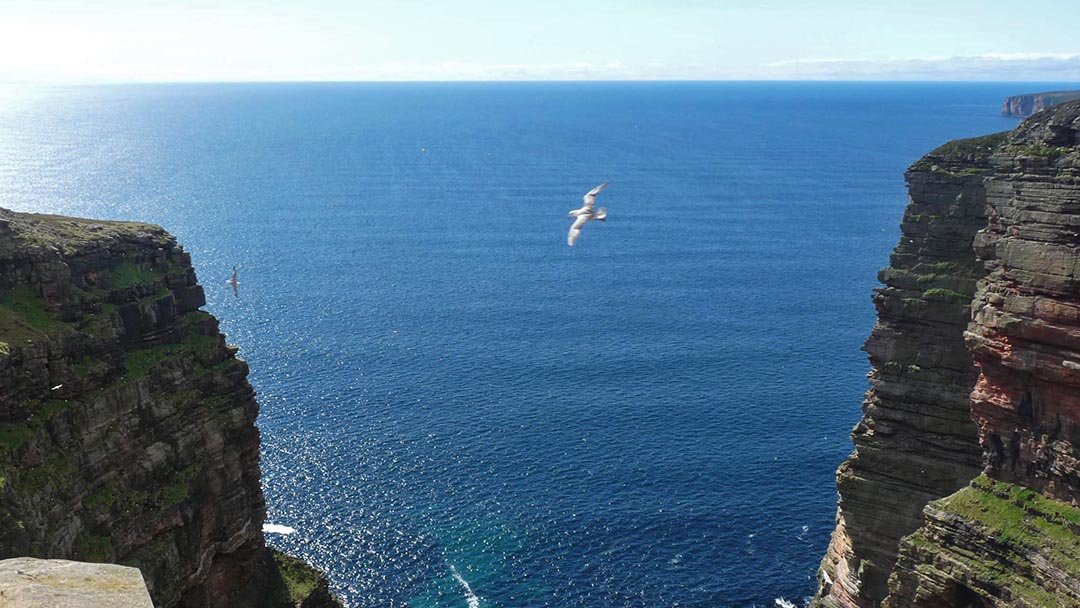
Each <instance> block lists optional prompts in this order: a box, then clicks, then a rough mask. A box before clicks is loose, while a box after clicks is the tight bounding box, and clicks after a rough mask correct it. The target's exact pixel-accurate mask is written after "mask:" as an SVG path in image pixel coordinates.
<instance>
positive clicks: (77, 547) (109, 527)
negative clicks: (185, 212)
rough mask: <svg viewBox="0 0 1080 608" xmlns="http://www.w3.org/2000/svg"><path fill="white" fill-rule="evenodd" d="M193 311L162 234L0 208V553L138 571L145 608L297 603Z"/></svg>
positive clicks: (248, 406) (220, 365)
mask: <svg viewBox="0 0 1080 608" xmlns="http://www.w3.org/2000/svg"><path fill="white" fill-rule="evenodd" d="M203 303H204V299H203V291H202V288H201V287H200V286H199V285H198V284H197V283H196V280H195V274H194V271H193V270H192V267H191V263H190V259H189V257H188V255H187V254H186V253H185V252H184V251H183V249H182V248H181V247H180V246H179V245H177V243H176V241H175V240H174V239H173V238H172V237H171V236H170V235H168V234H167V233H165V232H164V231H163V230H162V229H160V228H157V227H155V226H150V225H145V224H132V223H117V222H101V221H92V220H80V219H74V218H61V217H52V216H36V215H27V214H18V213H12V212H9V211H4V210H0V522H2V523H0V558H5V557H14V556H34V557H46V558H66V559H76V560H81V561H95V562H114V563H121V564H126V565H132V566H136V567H138V568H139V569H140V570H141V571H142V573H143V575H144V576H145V578H146V581H147V585H148V587H149V589H150V593H151V595H152V597H153V599H154V603H155V605H157V606H159V607H172V606H186V607H196V606H199V607H203V606H245V605H250V606H256V605H257V606H279V605H280V606H285V605H293V604H296V605H299V602H293V601H291V599H292V598H286V597H285V596H287V595H288V594H287V591H288V589H287V587H288V585H287V584H286V583H287V581H286V580H285V579H284V578H283V577H282V569H281V568H280V567H279V563H280V562H279V561H276V560H275V559H274V557H273V556H272V555H271V554H270V553H269V552H268V550H267V549H266V548H265V545H264V542H263V537H262V530H261V527H262V522H263V518H264V514H265V505H264V501H263V495H262V490H261V487H260V473H259V464H258V461H259V433H258V429H257V428H256V427H255V425H254V422H255V417H256V415H257V413H258V406H257V404H256V402H255V399H254V392H253V390H252V388H251V385H250V384H248V382H247V371H248V370H247V365H246V364H245V363H244V362H243V361H242V360H240V359H238V358H237V357H236V356H235V353H236V351H235V349H234V348H232V347H229V346H227V345H226V344H225V340H224V337H223V336H222V335H221V334H220V333H219V331H218V324H217V321H216V320H215V319H214V318H213V317H212V316H211V315H209V314H207V313H205V312H203V311H200V310H199V307H200V306H202V305H203ZM322 589H323V591H322V593H323V595H325V582H324V583H323V584H322ZM303 600H304V598H300V601H303Z"/></svg>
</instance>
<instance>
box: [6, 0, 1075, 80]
mask: <svg viewBox="0 0 1080 608" xmlns="http://www.w3.org/2000/svg"><path fill="white" fill-rule="evenodd" d="M1077 23H1080V2H1076V1H1075V0H1057V1H1052V2H1028V3H1018V2H1016V1H1015V0H1012V1H1009V2H1004V1H997V0H982V1H973V0H936V1H932V2H931V1H927V0H907V1H905V2H894V1H875V0H861V1H854V0H850V1H849V0H833V1H821V2H811V1H806V0H804V1H801V2H800V1H795V0H762V1H758V2H751V1H725V0H711V1H707V0H671V1H668V2H659V1H654V0H625V1H614V0H549V1H546V2H539V1H536V0H529V1H519V0H502V1H499V0H444V1H442V2H421V1H418V0H396V1H385V2H373V1H363V0H361V1H355V0H354V1H346V0H308V1H305V2H297V1H284V0H277V1H274V0H258V1H257V0H236V1H233V2H225V1H217V2H214V1H210V0H187V1H179V0H178V1H173V2H167V1H160V0H159V1H148V0H142V1H133V0H81V1H78V2H75V1H71V0H32V1H27V0H0V82H12V81H15V82H145V81H151V82H161V81H166V82H167V81H252V80H254V81H266V80H273V81H282V80H285V81H289V80H581V79H605V80H608V79H616V80H623V79H630V80H653V79H677V80H681V79H692V80H698V79H721V80H727V79H738V80H742V79H766V80H773V79H842V80H851V79H853V80H880V79H884V80H1032V81H1080V36H1077V35H1076V33H1075V32H1076V24H1077Z"/></svg>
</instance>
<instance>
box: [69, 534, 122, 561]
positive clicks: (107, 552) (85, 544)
mask: <svg viewBox="0 0 1080 608" xmlns="http://www.w3.org/2000/svg"><path fill="white" fill-rule="evenodd" d="M112 553H113V547H112V539H111V538H109V537H108V536H100V535H97V534H90V533H89V532H83V533H82V534H79V536H78V537H77V538H76V539H75V557H77V558H79V559H80V560H82V561H88V562H97V563H101V562H108V561H111V560H112Z"/></svg>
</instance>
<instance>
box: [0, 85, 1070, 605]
mask: <svg viewBox="0 0 1080 608" xmlns="http://www.w3.org/2000/svg"><path fill="white" fill-rule="evenodd" d="M1068 86H1069V85H1065V84H1061V83H978V84H973V83H934V84H928V83H844V82H829V83H816V82H815V83H810V82H801V83H800V82H648V83H635V82H594V83H588V82H584V83H582V82H577V83H302V84H163V85H111V86H29V85H6V86H0V206H3V207H7V208H10V209H14V210H18V211H31V212H39V213H53V214H64V215H75V216H85V217H94V218H105V219H117V220H138V221H144V222H152V223H155V224H160V225H161V226H164V227H165V228H167V229H168V230H169V231H170V232H171V233H172V234H174V235H176V237H177V238H178V239H179V241H180V242H181V243H182V244H183V245H184V247H185V248H186V250H187V251H188V252H190V254H191V257H192V260H193V263H194V266H195V269H196V271H197V274H198V277H199V279H200V281H201V282H202V283H203V285H204V286H205V288H206V294H207V304H206V307H205V308H206V310H208V311H210V312H211V313H213V314H214V315H216V316H217V317H218V319H220V321H221V328H222V330H223V332H224V333H225V334H226V335H227V337H228V341H229V342H230V343H234V344H237V345H239V347H240V351H239V352H240V356H242V357H243V358H244V359H246V360H247V361H248V363H249V364H250V367H251V374H250V381H251V383H252V384H253V385H254V387H255V389H256V390H257V392H258V399H259V403H260V405H261V413H260V415H259V418H258V425H259V428H260V429H261V432H262V471H263V486H264V489H265V494H266V500H267V508H268V517H267V522H268V523H270V524H273V525H274V526H275V527H274V528H272V529H273V530H276V531H278V532H282V531H285V532H288V531H289V530H290V529H291V530H294V531H293V532H292V533H289V534H282V533H271V534H268V539H267V540H268V542H269V544H270V545H272V546H274V547H277V548H279V549H282V550H285V551H288V552H290V553H293V554H295V555H298V556H300V557H302V558H304V559H306V560H308V561H309V562H311V563H312V564H314V565H316V566H318V567H319V568H322V569H324V570H325V571H326V572H328V574H329V578H330V581H331V588H332V590H333V591H334V592H335V593H337V594H338V595H339V597H340V598H341V599H342V600H343V601H344V602H345V603H346V604H347V605H348V606H349V607H351V608H358V607H384V606H386V607H392V608H405V607H411V608H434V607H453V608H496V607H501V608H517V607H520V608H530V607H582V608H585V607H588V608H605V607H666V606H683V607H702V608H706V607H707V608H714V607H721V608H723V607H732V608H750V607H755V606H756V607H771V606H774V605H776V603H777V600H778V599H782V600H785V601H790V602H792V603H794V604H801V603H802V602H803V601H804V600H805V598H806V597H807V596H810V595H812V594H813V593H814V591H815V590H816V586H817V583H816V580H815V571H816V569H817V566H818V564H819V562H820V560H821V558H822V556H823V555H824V552H825V549H826V546H827V544H828V541H829V535H830V532H831V531H832V527H833V524H834V517H835V512H836V498H837V496H836V489H835V480H834V474H835V470H836V467H837V465H839V464H840V463H841V462H842V461H843V459H844V458H845V457H846V456H847V455H848V454H849V453H850V452H851V449H852V446H851V443H850V440H849V438H848V433H849V431H850V429H851V427H852V426H853V425H854V424H855V422H856V421H857V420H858V417H859V415H860V404H861V400H862V395H863V393H864V391H865V390H866V387H867V383H866V378H865V376H866V373H867V371H868V370H869V364H868V362H867V360H866V356H865V355H864V354H863V353H862V352H861V351H860V346H861V344H862V342H863V341H864V339H865V338H866V336H867V335H868V333H869V331H870V328H871V327H872V325H873V323H874V309H873V306H872V304H871V300H870V296H871V293H872V290H873V289H874V287H875V286H876V285H877V282H876V272H877V270H878V269H880V268H882V267H884V266H886V265H887V264H888V256H889V252H890V250H891V248H892V247H893V245H894V244H895V243H896V241H897V239H898V237H899V231H898V223H899V221H900V217H901V214H902V211H903V209H904V206H905V205H906V203H907V195H906V188H905V184H904V170H905V169H906V168H907V167H908V166H909V165H910V164H911V163H912V162H914V161H915V160H916V159H918V158H919V157H920V156H921V155H922V154H924V153H926V152H928V151H929V150H931V149H933V148H935V147H936V146H938V145H940V144H942V143H944V142H945V141H947V140H950V139H954V138H960V137H972V136H977V135H982V134H986V133H991V132H998V131H1003V130H1007V129H1011V128H1012V127H1014V126H1015V125H1016V124H1017V123H1018V119H1015V118H1005V117H1002V116H1001V115H1000V108H1001V103H1002V100H1003V98H1004V97H1005V96H1007V95H1012V94H1018V93H1025V92H1033V91H1040V90H1054V89H1060V88H1068ZM602 182H609V183H610V185H609V186H608V187H607V189H606V190H604V191H603V192H602V193H601V194H600V195H599V196H598V199H597V200H598V203H597V204H598V206H604V207H606V208H607V209H608V218H607V220H606V221H605V222H592V223H589V224H588V225H587V226H585V228H584V231H583V233H582V235H581V238H580V239H579V240H578V242H577V243H576V244H575V245H574V246H573V247H569V246H568V245H567V242H566V237H567V230H568V228H569V226H570V223H571V221H572V220H571V218H568V217H567V213H568V212H569V211H570V210H572V209H576V208H578V207H580V206H581V204H582V195H583V194H584V193H585V192H587V191H588V190H590V189H591V188H593V187H594V186H597V185H598V184H600V183H602ZM233 266H236V267H237V269H238V273H239V279H240V283H241V284H240V286H239V289H238V293H237V294H235V295H234V293H233V291H232V289H231V287H229V286H227V285H226V284H225V280H226V279H228V278H229V276H230V275H231V271H232V267H233Z"/></svg>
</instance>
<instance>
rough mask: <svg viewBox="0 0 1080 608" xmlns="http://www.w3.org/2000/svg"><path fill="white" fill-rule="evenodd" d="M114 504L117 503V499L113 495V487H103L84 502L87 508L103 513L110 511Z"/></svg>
mask: <svg viewBox="0 0 1080 608" xmlns="http://www.w3.org/2000/svg"><path fill="white" fill-rule="evenodd" d="M114 502H116V497H115V496H114V495H113V487H112V485H105V486H103V487H102V488H100V489H99V490H98V491H97V492H94V493H93V494H91V495H90V496H87V497H86V499H85V500H83V504H84V505H86V506H87V507H89V508H91V509H100V510H103V511H108V510H109V509H110V508H111V507H112V505H113V503H114Z"/></svg>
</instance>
